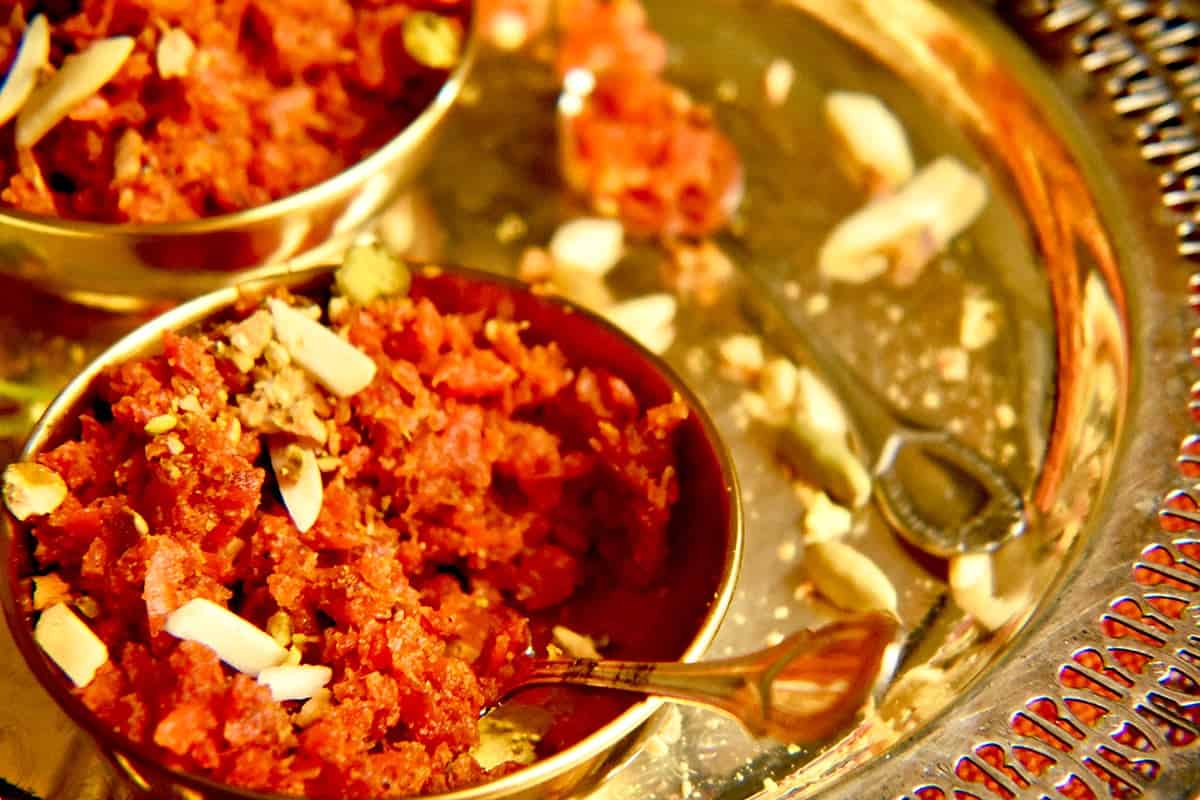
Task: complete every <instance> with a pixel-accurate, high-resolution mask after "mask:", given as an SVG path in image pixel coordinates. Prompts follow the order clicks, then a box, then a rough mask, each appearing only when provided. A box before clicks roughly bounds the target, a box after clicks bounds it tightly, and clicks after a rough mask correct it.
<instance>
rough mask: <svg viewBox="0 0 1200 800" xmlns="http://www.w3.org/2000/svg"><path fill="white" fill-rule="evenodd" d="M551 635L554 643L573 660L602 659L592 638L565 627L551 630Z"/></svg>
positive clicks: (559, 626)
mask: <svg viewBox="0 0 1200 800" xmlns="http://www.w3.org/2000/svg"><path fill="white" fill-rule="evenodd" d="M550 635H551V637H552V638H553V641H554V643H555V644H556V645H558V646H559V647H560V648H562V650H563V652H565V653H566V654H567V655H569V656H571V657H572V658H590V659H598V658H600V651H599V650H597V649H596V641H595V640H594V639H593V638H592V637H590V636H586V635H584V634H582V633H577V632H576V631H573V630H571V629H570V628H568V627H566V626H565V625H555V626H554V627H553V628H551V630H550Z"/></svg>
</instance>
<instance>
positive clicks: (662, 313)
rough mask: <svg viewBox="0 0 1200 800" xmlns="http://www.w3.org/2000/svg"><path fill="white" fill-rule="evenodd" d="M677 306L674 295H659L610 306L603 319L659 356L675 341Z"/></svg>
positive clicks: (643, 296) (662, 293)
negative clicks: (605, 318) (606, 319)
mask: <svg viewBox="0 0 1200 800" xmlns="http://www.w3.org/2000/svg"><path fill="white" fill-rule="evenodd" d="M677 306H678V304H677V302H676V300H675V298H674V296H672V295H670V294H666V293H665V292H659V293H656V294H647V295H642V296H641V297H635V298H633V299H632V300H626V301H625V302H623V303H617V304H616V305H614V306H610V307H609V308H607V309H605V311H604V316H605V317H607V318H608V320H609V322H611V323H613V324H614V325H616V326H617V327H618V328H620V329H622V330H623V331H625V332H626V333H628V334H629V335H630V336H632V337H633V338H634V339H636V340H637V341H638V342H640V343H641V344H642V346H643V347H645V348H646V349H647V350H649V351H650V352H652V353H657V354H662V353H664V352H666V351H667V350H668V349H670V347H671V344H672V342H674V341H675V325H674V323H675V311H676V308H677Z"/></svg>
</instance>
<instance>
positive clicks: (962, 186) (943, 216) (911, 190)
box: [817, 156, 987, 284]
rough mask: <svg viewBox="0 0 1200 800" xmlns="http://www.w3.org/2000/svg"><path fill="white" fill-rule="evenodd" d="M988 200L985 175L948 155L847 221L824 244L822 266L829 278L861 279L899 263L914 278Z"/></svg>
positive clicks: (819, 262) (819, 258)
mask: <svg viewBox="0 0 1200 800" xmlns="http://www.w3.org/2000/svg"><path fill="white" fill-rule="evenodd" d="M986 204H987V185H986V184H985V183H984V181H983V178H981V177H980V176H979V175H977V174H975V173H974V172H972V171H971V170H969V169H967V168H966V167H964V166H963V165H962V164H961V163H960V162H959V161H958V160H957V159H955V158H952V157H950V156H944V157H942V158H939V159H937V160H936V161H934V162H932V163H930V164H929V165H928V166H926V167H925V168H923V169H922V170H921V171H920V172H919V173H917V175H916V176H915V177H914V178H913V179H912V180H911V181H909V182H908V183H907V184H905V186H904V187H903V188H902V189H901V190H900V191H898V192H896V193H895V194H893V195H890V196H888V197H885V198H882V199H880V200H876V201H875V202H872V203H869V204H867V205H866V206H865V207H863V208H862V209H860V210H859V211H857V212H855V213H854V214H851V215H850V216H849V217H847V218H846V219H844V220H842V221H841V222H840V223H839V224H838V225H837V226H836V227H835V228H834V229H833V231H832V233H830V235H829V237H828V238H827V239H826V240H825V242H824V244H823V245H822V246H821V250H820V252H819V253H818V256H817V266H818V268H819V269H820V271H821V274H822V275H824V276H825V277H826V278H829V279H830V280H836V281H843V282H846V283H856V284H857V283H866V282H867V281H869V280H872V279H874V278H876V277H878V276H880V275H882V274H883V273H884V272H886V271H887V269H888V267H889V266H893V265H894V266H895V267H896V269H897V271H898V272H902V273H903V277H904V280H905V281H911V280H912V279H914V278H915V277H916V274H917V273H919V271H920V269H921V267H922V266H923V265H924V264H925V262H927V261H928V260H929V259H931V258H932V257H933V256H934V255H936V254H937V253H939V252H940V251H941V250H942V249H943V248H944V247H945V246H946V244H947V243H948V242H949V241H950V240H951V239H953V238H954V237H955V236H957V235H958V234H959V233H961V232H962V231H963V230H965V229H966V228H967V227H968V226H969V225H970V224H971V223H972V222H973V221H974V220H975V218H976V217H977V216H978V215H979V213H980V212H981V211H982V210H983V207H984V206H985V205H986Z"/></svg>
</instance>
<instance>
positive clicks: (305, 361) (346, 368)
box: [267, 298, 375, 397]
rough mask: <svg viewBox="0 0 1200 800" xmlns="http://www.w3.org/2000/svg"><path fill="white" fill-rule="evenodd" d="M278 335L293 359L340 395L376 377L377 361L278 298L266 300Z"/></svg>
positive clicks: (349, 392)
mask: <svg viewBox="0 0 1200 800" xmlns="http://www.w3.org/2000/svg"><path fill="white" fill-rule="evenodd" d="M267 306H268V308H270V310H271V319H272V320H273V321H274V323H275V337H276V338H277V339H278V340H279V341H280V343H281V344H283V346H284V348H286V349H287V352H288V355H290V356H291V358H292V360H293V361H295V362H296V363H297V364H299V365H300V366H301V367H303V368H304V369H305V371H307V372H308V373H309V374H310V375H312V376H313V378H315V379H316V380H317V381H318V382H319V383H320V384H321V385H322V386H324V387H325V388H326V389H328V390H329V391H331V392H333V393H334V394H336V395H337V396H338V397H349V396H350V395H352V394H354V393H355V392H359V391H361V390H363V389H365V388H366V387H367V385H368V384H369V383H370V382H371V381H372V380H373V379H374V378H375V362H374V361H373V360H372V359H371V357H370V356H368V355H367V354H366V353H364V352H362V351H361V350H359V349H358V348H357V347H355V346H354V345H352V344H350V343H349V342H347V341H346V340H345V339H343V338H341V337H340V336H338V335H337V334H336V333H334V332H333V331H332V330H330V329H329V328H326V327H325V326H324V325H322V324H321V323H319V322H317V321H315V320H312V319H309V318H308V317H306V316H305V315H304V314H303V312H301V311H298V310H297V309H294V308H292V307H291V306H289V305H288V304H287V303H285V302H283V301H282V300H278V299H276V298H271V299H270V300H268V301H267Z"/></svg>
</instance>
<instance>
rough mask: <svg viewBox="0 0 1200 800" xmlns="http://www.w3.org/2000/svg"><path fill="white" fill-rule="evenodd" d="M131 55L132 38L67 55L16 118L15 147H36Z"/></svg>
mask: <svg viewBox="0 0 1200 800" xmlns="http://www.w3.org/2000/svg"><path fill="white" fill-rule="evenodd" d="M132 52H133V39H132V38H131V37H129V36H114V37H112V38H110V39H100V40H98V41H96V42H93V43H92V44H91V45H90V46H89V47H88V48H87V49H86V50H84V51H82V52H80V53H76V54H74V55H70V56H67V58H66V59H65V60H64V61H63V64H62V66H61V67H60V68H59V70H58V72H56V73H54V75H53V76H52V77H51V78H50V79H49V80H47V81H46V82H45V83H43V84H42V85H41V86H39V87H37V89H36V90H34V92H33V94H32V95H30V97H29V99H28V100H26V101H25V105H24V106H23V107H22V108H21V112H20V113H19V114H18V115H17V130H16V137H15V141H16V145H17V147H18V148H29V147H33V146H34V145H35V144H37V143H38V142H39V141H40V140H41V138H42V137H43V136H45V135H46V134H47V133H48V132H49V131H50V129H51V128H53V127H54V126H55V125H57V124H58V123H59V122H61V121H62V120H63V119H64V118H66V116H67V115H68V114H70V113H71V111H73V110H74V109H75V107H76V106H78V105H79V104H80V103H82V102H83V101H84V100H87V99H88V98H89V97H91V96H92V95H94V94H95V93H96V92H97V91H99V90H100V87H101V86H103V85H104V84H106V83H108V82H109V81H110V80H112V78H113V76H115V75H116V74H117V73H118V72H120V70H121V67H122V66H124V64H125V61H126V59H128V58H129V54H130V53H132Z"/></svg>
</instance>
